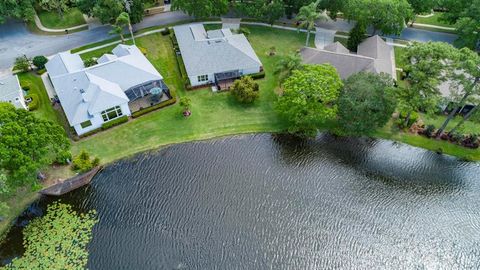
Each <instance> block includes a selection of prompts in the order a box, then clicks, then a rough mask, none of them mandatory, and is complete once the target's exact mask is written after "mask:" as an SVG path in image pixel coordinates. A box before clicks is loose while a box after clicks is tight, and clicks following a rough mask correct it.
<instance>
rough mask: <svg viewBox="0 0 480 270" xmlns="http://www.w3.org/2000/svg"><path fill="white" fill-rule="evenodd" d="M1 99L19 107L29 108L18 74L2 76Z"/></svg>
mask: <svg viewBox="0 0 480 270" xmlns="http://www.w3.org/2000/svg"><path fill="white" fill-rule="evenodd" d="M0 101H3V102H9V103H11V104H13V106H15V107H16V108H19V109H27V106H26V104H25V98H24V96H23V90H22V88H21V87H20V82H19V81H18V76H17V75H7V76H4V77H1V78H0Z"/></svg>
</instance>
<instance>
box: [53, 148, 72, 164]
mask: <svg viewBox="0 0 480 270" xmlns="http://www.w3.org/2000/svg"><path fill="white" fill-rule="evenodd" d="M71 160H72V153H70V151H61V152H60V153H58V155H57V157H56V158H55V163H57V164H61V165H66V164H68V163H69V162H70V161H71Z"/></svg>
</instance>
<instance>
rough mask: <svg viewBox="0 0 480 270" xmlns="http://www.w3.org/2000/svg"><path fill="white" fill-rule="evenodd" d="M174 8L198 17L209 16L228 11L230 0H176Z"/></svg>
mask: <svg viewBox="0 0 480 270" xmlns="http://www.w3.org/2000/svg"><path fill="white" fill-rule="evenodd" d="M172 10H181V11H183V12H185V13H187V14H188V15H190V16H194V17H196V18H209V17H212V16H220V15H223V14H225V13H227V11H228V0H174V1H173V2H172Z"/></svg>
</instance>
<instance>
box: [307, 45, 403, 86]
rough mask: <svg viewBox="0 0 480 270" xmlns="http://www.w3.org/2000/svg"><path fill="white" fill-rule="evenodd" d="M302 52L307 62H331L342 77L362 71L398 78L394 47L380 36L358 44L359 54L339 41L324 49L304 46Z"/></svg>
mask: <svg viewBox="0 0 480 270" xmlns="http://www.w3.org/2000/svg"><path fill="white" fill-rule="evenodd" d="M300 53H301V55H302V59H303V62H304V63H305V64H326V63H328V64H331V65H332V66H334V67H335V68H336V69H337V71H338V73H339V74H340V77H341V78H342V79H346V78H348V77H350V76H351V75H353V74H356V73H358V72H361V71H365V72H373V73H378V74H379V73H386V74H389V75H390V76H392V78H393V79H396V68H395V56H394V51H393V48H392V46H390V45H388V44H387V43H386V42H385V41H383V39H382V38H380V37H379V36H373V37H370V38H367V39H366V40H365V41H364V42H362V43H361V44H360V45H358V50H357V54H354V53H350V51H349V50H348V49H347V48H345V47H344V46H343V45H342V44H341V43H340V42H338V41H337V42H335V43H332V44H329V45H327V46H325V48H324V49H315V48H307V47H304V48H303V49H302V50H301V51H300Z"/></svg>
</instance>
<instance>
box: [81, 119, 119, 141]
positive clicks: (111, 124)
mask: <svg viewBox="0 0 480 270" xmlns="http://www.w3.org/2000/svg"><path fill="white" fill-rule="evenodd" d="M126 122H128V116H126V115H124V116H122V117H120V118H117V119H115V120H112V121H110V122H106V123H104V124H103V125H102V127H101V128H97V129H94V130H91V131H89V132H87V133H83V134H82V135H80V136H78V138H85V137H88V136H92V135H93V134H96V133H98V132H100V131H103V130H107V129H109V128H112V127H114V126H118V125H120V124H123V123H126ZM73 139H74V140H78V139H76V138H73Z"/></svg>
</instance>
